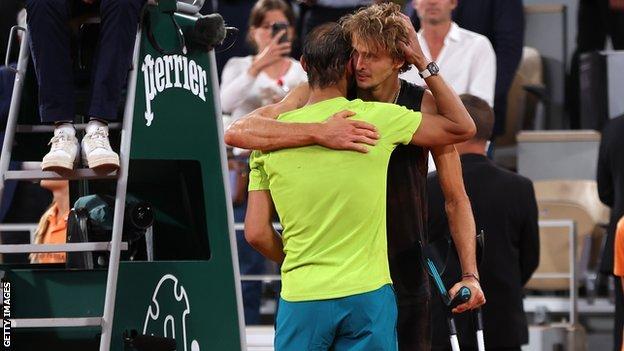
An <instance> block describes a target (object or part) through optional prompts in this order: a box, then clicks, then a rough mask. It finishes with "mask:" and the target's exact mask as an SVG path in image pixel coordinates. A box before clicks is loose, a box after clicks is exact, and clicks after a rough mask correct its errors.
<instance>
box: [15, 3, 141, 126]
mask: <svg viewBox="0 0 624 351" xmlns="http://www.w3.org/2000/svg"><path fill="white" fill-rule="evenodd" d="M144 3H145V0H100V1H99V12H100V16H101V27H100V34H99V39H98V46H97V50H96V55H95V59H94V62H93V67H94V72H93V74H92V79H91V91H90V99H89V108H88V114H89V116H90V117H96V118H100V119H107V120H115V119H116V118H117V111H118V105H119V101H120V99H121V91H122V88H123V87H124V85H125V83H126V78H127V75H128V70H129V68H130V64H131V60H132V50H133V48H134V39H135V36H136V33H137V25H138V22H139V14H140V11H141V9H142V7H143V5H144ZM82 4H83V3H82V1H80V0H27V1H26V10H27V12H28V29H29V32H30V47H31V52H32V56H33V61H34V64H35V72H36V74H37V80H38V82H39V112H40V115H41V120H42V122H55V121H73V120H74V115H75V112H74V108H75V107H74V79H73V72H72V61H71V54H70V48H71V39H70V28H69V20H70V18H71V17H72V16H75V15H78V14H80V13H84V12H88V11H89V10H91V8H92V7H93V6H84V5H82ZM96 4H98V2H96ZM95 9H97V7H96V8H95Z"/></svg>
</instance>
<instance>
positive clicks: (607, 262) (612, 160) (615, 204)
mask: <svg viewBox="0 0 624 351" xmlns="http://www.w3.org/2000/svg"><path fill="white" fill-rule="evenodd" d="M622 135H624V117H618V118H615V119H612V120H610V121H609V123H607V125H606V126H605V127H604V129H603V131H602V139H601V141H600V151H599V153H598V168H597V175H596V178H597V179H596V180H597V182H598V195H600V201H602V202H603V203H604V204H605V205H607V206H609V207H611V218H610V221H609V230H608V232H607V244H606V245H605V249H604V252H603V256H602V262H601V265H600V271H601V272H602V273H604V274H609V275H612V274H613V246H614V245H613V241H614V240H615V227H616V225H617V222H618V220H619V219H620V218H621V217H622V216H623V215H624V157H622V150H624V138H622ZM615 281H616V282H619V279H615ZM618 285H619V283H616V286H615V327H614V329H613V350H616V351H620V350H621V347H622V328H623V327H624V296H623V293H622V289H620V287H619V286H618Z"/></svg>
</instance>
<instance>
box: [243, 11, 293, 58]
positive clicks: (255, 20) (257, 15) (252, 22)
mask: <svg viewBox="0 0 624 351" xmlns="http://www.w3.org/2000/svg"><path fill="white" fill-rule="evenodd" d="M272 10H279V11H282V12H283V13H284V16H286V19H287V20H288V24H289V25H290V26H291V27H292V26H294V25H295V22H296V21H295V13H294V12H293V9H292V7H290V5H289V4H288V3H286V2H285V1H284V0H258V2H256V4H255V5H254V6H253V7H252V8H251V13H250V14H249V29H251V28H252V27H260V25H262V21H264V16H265V15H266V13H267V12H269V11H272ZM247 41H248V42H249V44H250V45H251V46H252V47H253V48H254V49H256V43H254V41H253V38H252V37H251V31H249V34H248V35H247Z"/></svg>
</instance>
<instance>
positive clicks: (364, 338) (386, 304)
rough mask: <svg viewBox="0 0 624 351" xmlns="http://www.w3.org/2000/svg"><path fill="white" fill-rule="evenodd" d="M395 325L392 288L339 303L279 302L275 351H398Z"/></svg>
mask: <svg viewBox="0 0 624 351" xmlns="http://www.w3.org/2000/svg"><path fill="white" fill-rule="evenodd" d="M396 323H397V304H396V298H395V295H394V290H393V289H392V286H391V285H384V286H382V287H381V288H379V289H377V290H374V291H371V292H367V293H364V294H358V295H352V296H347V297H342V298H338V299H330V300H315V301H303V302H288V301H285V300H283V299H280V301H279V307H278V311H277V319H276V326H275V351H326V350H332V351H347V350H348V351H360V350H361V351H377V350H379V351H396V350H397V335H396Z"/></svg>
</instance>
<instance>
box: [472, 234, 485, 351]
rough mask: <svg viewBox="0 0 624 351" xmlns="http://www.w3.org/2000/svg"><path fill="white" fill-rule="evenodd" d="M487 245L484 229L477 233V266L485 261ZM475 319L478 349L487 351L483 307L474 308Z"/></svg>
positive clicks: (473, 316)
mask: <svg viewBox="0 0 624 351" xmlns="http://www.w3.org/2000/svg"><path fill="white" fill-rule="evenodd" d="M484 245H485V233H483V230H481V232H479V234H477V266H480V265H481V263H482V262H483V248H484ZM472 313H473V315H472V318H473V321H474V325H475V329H476V330H475V334H476V336H477V349H478V350H479V351H485V340H484V339H483V314H482V313H481V307H479V308H475V309H474V310H473V312H472Z"/></svg>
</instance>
